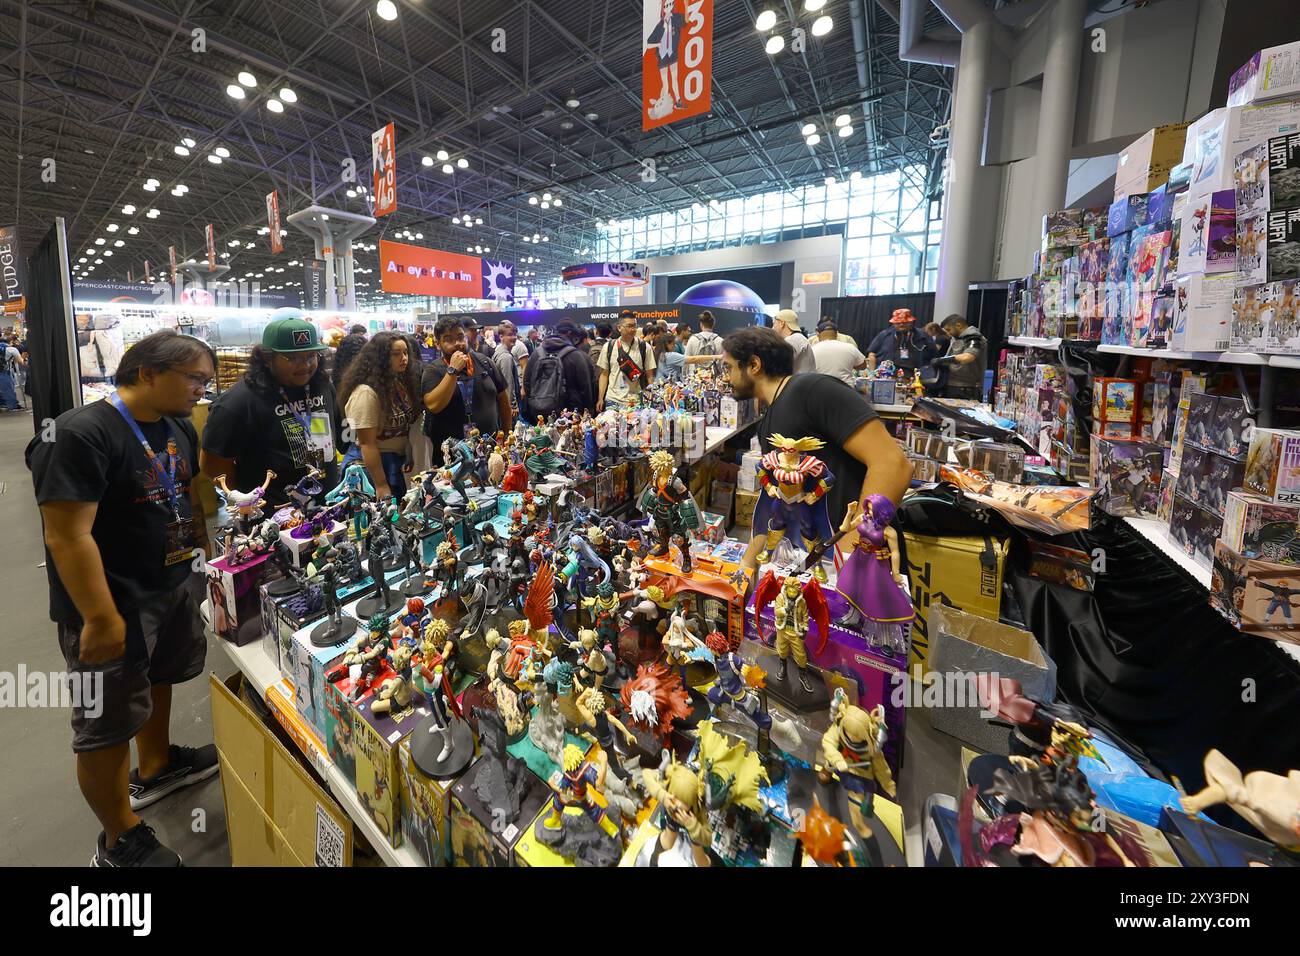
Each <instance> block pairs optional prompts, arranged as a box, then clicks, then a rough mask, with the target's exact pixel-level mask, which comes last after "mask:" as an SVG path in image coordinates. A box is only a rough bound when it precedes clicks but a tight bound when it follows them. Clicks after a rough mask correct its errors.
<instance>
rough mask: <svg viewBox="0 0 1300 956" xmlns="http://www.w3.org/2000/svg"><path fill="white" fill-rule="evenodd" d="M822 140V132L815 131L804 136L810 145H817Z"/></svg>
mask: <svg viewBox="0 0 1300 956" xmlns="http://www.w3.org/2000/svg"><path fill="white" fill-rule="evenodd" d="M821 141H822V137H821V134H820V133H813V134H812V135H811V136H805V137H804V142H805V143H807V144H808V145H809V146H816V145H817V144H818V143H820V142H821Z"/></svg>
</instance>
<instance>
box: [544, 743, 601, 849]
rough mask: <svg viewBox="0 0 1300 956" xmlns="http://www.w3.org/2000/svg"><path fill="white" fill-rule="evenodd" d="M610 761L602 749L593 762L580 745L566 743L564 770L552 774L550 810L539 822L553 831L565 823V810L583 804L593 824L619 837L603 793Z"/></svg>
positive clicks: (583, 808)
mask: <svg viewBox="0 0 1300 956" xmlns="http://www.w3.org/2000/svg"><path fill="white" fill-rule="evenodd" d="M608 761H609V758H608V757H607V756H606V755H605V752H604V751H603V750H601V751H597V753H596V759H595V760H594V761H593V760H588V759H586V756H585V755H584V754H583V752H582V748H581V747H577V746H575V745H573V744H565V745H564V770H563V771H556V772H555V773H554V774H553V775H552V776H551V780H550V784H551V790H552V794H551V812H550V814H549V815H548V816H547V817H546V819H545V820H543V821H541V822H540V826H542V827H545V828H546V829H547V830H551V831H556V830H560V829H562V828H563V826H564V811H565V809H567V808H568V807H581V808H582V810H583V811H584V812H585V813H586V814H587V816H588V817H590V818H591V820H592V822H593V823H595V824H597V825H598V826H599V827H600V828H601V829H602V830H604V831H605V833H606V834H607V835H608V836H610V837H613V838H615V839H617V838H618V835H619V829H618V824H617V823H615V822H614V821H613V820H612V819H610V817H609V814H608V813H606V812H605V808H606V807H607V806H608V805H609V802H608V801H607V800H606V799H605V795H604V794H603V793H601V789H602V788H603V787H604V786H605V772H606V769H607V768H608V766H609V763H608Z"/></svg>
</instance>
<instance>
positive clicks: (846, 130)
mask: <svg viewBox="0 0 1300 956" xmlns="http://www.w3.org/2000/svg"><path fill="white" fill-rule="evenodd" d="M852 135H853V127H852V126H841V127H840V139H848V138H849V137H850V136H852Z"/></svg>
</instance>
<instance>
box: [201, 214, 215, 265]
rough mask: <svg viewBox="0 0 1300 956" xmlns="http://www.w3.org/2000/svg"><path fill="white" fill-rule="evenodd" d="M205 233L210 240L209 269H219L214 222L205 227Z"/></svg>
mask: <svg viewBox="0 0 1300 956" xmlns="http://www.w3.org/2000/svg"><path fill="white" fill-rule="evenodd" d="M203 235H204V236H205V237H206V238H207V240H208V271H209V272H216V271H217V234H216V233H215V232H214V231H213V229H212V223H208V224H207V225H206V226H204V227H203Z"/></svg>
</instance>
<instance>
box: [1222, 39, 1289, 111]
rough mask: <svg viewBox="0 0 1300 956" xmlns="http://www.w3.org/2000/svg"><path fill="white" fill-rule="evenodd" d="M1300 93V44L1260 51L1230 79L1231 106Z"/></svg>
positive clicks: (1286, 44)
mask: <svg viewBox="0 0 1300 956" xmlns="http://www.w3.org/2000/svg"><path fill="white" fill-rule="evenodd" d="M1297 94H1300V42H1293V43H1284V44H1282V45H1281V46H1272V47H1267V48H1265V49H1263V50H1259V51H1258V52H1256V53H1255V54H1254V56H1252V57H1251V58H1250V59H1249V60H1247V61H1246V62H1245V63H1243V64H1242V65H1241V66H1240V67H1238V69H1237V71H1236V72H1235V73H1233V74H1232V76H1231V77H1229V78H1228V105H1229V106H1245V105H1247V104H1249V103H1257V102H1261V101H1267V100H1271V99H1277V98H1279V97H1284V96H1296V95H1297Z"/></svg>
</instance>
